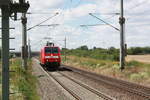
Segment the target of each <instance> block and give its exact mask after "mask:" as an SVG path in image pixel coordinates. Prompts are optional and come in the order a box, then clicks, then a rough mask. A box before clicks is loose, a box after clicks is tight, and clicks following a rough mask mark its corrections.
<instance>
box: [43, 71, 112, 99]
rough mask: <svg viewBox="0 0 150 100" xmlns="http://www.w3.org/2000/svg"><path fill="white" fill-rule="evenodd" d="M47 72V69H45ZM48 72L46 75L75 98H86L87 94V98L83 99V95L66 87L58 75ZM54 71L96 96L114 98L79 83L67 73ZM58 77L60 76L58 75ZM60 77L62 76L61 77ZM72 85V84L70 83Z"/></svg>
mask: <svg viewBox="0 0 150 100" xmlns="http://www.w3.org/2000/svg"><path fill="white" fill-rule="evenodd" d="M46 72H47V71H46ZM47 73H48V75H49V76H51V77H52V78H53V79H54V80H55V81H57V82H58V83H59V84H60V85H61V86H62V87H63V88H64V89H65V90H66V91H68V92H69V93H70V94H71V95H72V96H73V97H74V98H75V99H76V100H85V99H86V100H88V96H87V98H85V99H83V97H82V96H81V95H80V96H79V95H78V94H77V93H76V92H75V91H72V88H68V87H67V86H66V85H64V83H63V82H62V81H61V80H59V79H58V77H57V76H58V75H54V74H53V73H51V72H47ZM56 73H59V74H60V75H61V76H63V77H65V78H67V79H69V80H70V81H72V82H74V83H75V84H78V85H79V86H81V87H82V88H84V89H86V90H88V91H90V92H91V93H93V94H94V95H97V96H98V97H100V98H101V99H102V100H115V98H113V97H110V96H108V95H106V94H104V93H101V92H99V91H97V90H95V89H93V88H91V87H89V86H87V85H85V84H83V83H81V82H79V81H77V80H75V79H73V78H71V77H69V76H67V75H65V74H63V73H61V72H60V71H57V72H55V74H56ZM59 77H60V76H59ZM61 78H62V77H61ZM72 85H73V84H72ZM100 98H99V99H97V100H101V99H100Z"/></svg>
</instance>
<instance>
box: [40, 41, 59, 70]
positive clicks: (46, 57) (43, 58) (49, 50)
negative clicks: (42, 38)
mask: <svg viewBox="0 0 150 100" xmlns="http://www.w3.org/2000/svg"><path fill="white" fill-rule="evenodd" d="M60 55H61V54H60V48H59V47H58V46H54V43H47V45H46V46H45V47H43V48H42V49H41V53H40V63H41V65H42V66H46V67H53V68H58V67H59V66H60V64H61V57H60Z"/></svg>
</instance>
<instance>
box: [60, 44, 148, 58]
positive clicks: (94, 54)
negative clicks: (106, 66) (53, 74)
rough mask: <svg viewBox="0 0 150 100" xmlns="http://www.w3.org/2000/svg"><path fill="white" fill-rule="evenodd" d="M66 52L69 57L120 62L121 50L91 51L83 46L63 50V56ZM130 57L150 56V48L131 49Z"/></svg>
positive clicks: (94, 48) (94, 49)
mask: <svg viewBox="0 0 150 100" xmlns="http://www.w3.org/2000/svg"><path fill="white" fill-rule="evenodd" d="M64 52H66V54H67V55H75V56H79V57H90V58H94V59H102V60H112V61H119V49H117V48H115V47H110V48H107V49H105V48H97V47H93V48H92V49H89V48H88V46H86V45H83V46H80V47H78V48H76V49H65V48H62V54H64ZM127 54H128V55H139V54H150V47H131V48H128V49H127Z"/></svg>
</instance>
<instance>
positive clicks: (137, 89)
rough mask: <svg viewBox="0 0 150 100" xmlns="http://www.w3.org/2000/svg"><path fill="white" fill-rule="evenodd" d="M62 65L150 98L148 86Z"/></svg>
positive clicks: (149, 99)
mask: <svg viewBox="0 0 150 100" xmlns="http://www.w3.org/2000/svg"><path fill="white" fill-rule="evenodd" d="M63 67H64V68H66V69H69V70H72V71H73V72H75V73H78V74H81V75H83V76H86V77H88V78H92V79H95V80H98V81H99V82H101V83H104V84H107V85H110V86H113V87H116V88H119V89H121V90H125V91H127V92H129V93H132V94H134V95H137V96H141V97H143V98H145V99H146V100H150V88H148V87H144V86H141V85H138V84H134V83H131V82H127V81H123V80H118V79H114V78H111V77H107V76H103V75H98V74H95V73H91V72H87V71H83V70H80V69H77V68H73V67H70V66H69V67H68V66H63Z"/></svg>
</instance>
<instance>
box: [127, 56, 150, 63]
mask: <svg viewBox="0 0 150 100" xmlns="http://www.w3.org/2000/svg"><path fill="white" fill-rule="evenodd" d="M133 60H135V61H139V62H143V63H148V64H150V55H128V56H127V58H126V61H133Z"/></svg>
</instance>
